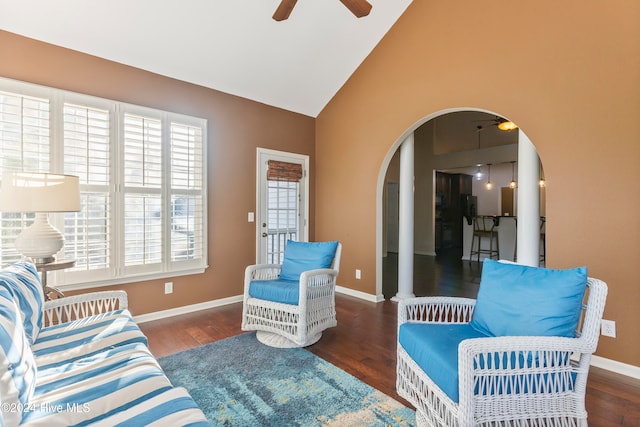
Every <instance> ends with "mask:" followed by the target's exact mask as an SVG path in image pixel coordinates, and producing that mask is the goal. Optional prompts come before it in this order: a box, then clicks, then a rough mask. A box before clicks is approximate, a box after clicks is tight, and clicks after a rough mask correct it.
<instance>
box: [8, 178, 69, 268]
mask: <svg viewBox="0 0 640 427" xmlns="http://www.w3.org/2000/svg"><path fill="white" fill-rule="evenodd" d="M79 210H80V184H79V179H78V177H77V176H72V175H58V174H52V173H36V172H6V173H4V174H3V176H2V186H1V187H0V212H20V213H26V212H34V213H35V220H34V221H33V224H31V225H30V226H29V227H27V228H25V229H23V230H22V232H20V234H19V235H18V237H17V238H16V241H15V247H16V250H17V251H18V252H19V253H20V254H22V255H23V256H26V257H29V258H31V259H32V260H33V262H35V263H40V264H45V263H50V262H53V261H55V254H56V253H58V251H60V249H62V246H64V236H63V235H62V233H61V232H60V231H58V230H57V229H56V228H55V227H53V226H52V225H51V224H50V223H49V215H48V213H49V212H78V211H79Z"/></svg>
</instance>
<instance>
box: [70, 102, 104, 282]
mask: <svg viewBox="0 0 640 427" xmlns="http://www.w3.org/2000/svg"><path fill="white" fill-rule="evenodd" d="M62 120H63V140H64V172H65V173H66V174H69V175H76V176H78V177H79V181H80V201H81V206H82V208H81V210H80V212H69V213H65V214H64V235H65V245H64V248H63V251H64V257H65V258H67V259H74V260H76V265H75V270H76V271H91V272H92V274H95V272H96V271H98V270H105V269H108V268H109V267H110V265H111V262H112V252H113V250H112V248H111V246H110V244H111V242H112V239H111V238H110V235H111V233H112V232H113V229H112V226H111V225H112V222H111V219H110V218H111V212H112V210H111V201H112V198H111V195H110V188H111V187H110V183H111V158H110V156H111V131H110V122H111V112H110V111H109V110H106V109H101V108H94V107H88V106H83V105H74V104H70V103H65V104H64V105H63V118H62Z"/></svg>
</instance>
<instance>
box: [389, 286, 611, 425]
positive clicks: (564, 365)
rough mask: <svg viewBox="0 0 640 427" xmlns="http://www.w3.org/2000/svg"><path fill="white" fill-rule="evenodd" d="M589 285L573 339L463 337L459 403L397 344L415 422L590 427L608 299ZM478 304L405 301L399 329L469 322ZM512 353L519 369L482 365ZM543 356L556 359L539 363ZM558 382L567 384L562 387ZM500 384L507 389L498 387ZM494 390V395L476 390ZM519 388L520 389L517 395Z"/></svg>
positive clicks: (400, 379) (400, 377)
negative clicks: (593, 364) (590, 378)
mask: <svg viewBox="0 0 640 427" xmlns="http://www.w3.org/2000/svg"><path fill="white" fill-rule="evenodd" d="M587 282H588V283H587V286H588V291H587V292H586V294H585V300H584V301H585V302H586V303H583V310H582V314H581V318H580V322H579V323H578V328H577V329H578V330H577V331H576V336H575V338H566V337H548V336H544V337H536V336H528V337H527V336H503V337H491V338H472V339H467V340H463V341H462V342H461V343H460V345H459V346H458V387H459V402H454V401H453V400H452V399H451V398H450V397H449V396H448V395H446V394H445V393H444V392H443V391H442V390H441V389H440V387H439V386H438V385H437V384H435V383H434V382H433V381H432V380H431V378H429V377H428V376H427V374H426V373H425V372H424V371H423V370H422V369H421V368H420V367H419V366H418V365H417V364H416V362H415V361H414V360H413V359H412V358H411V357H410V356H409V355H408V353H407V352H406V351H405V349H404V348H403V347H402V345H400V343H399V342H398V348H397V357H398V359H397V371H396V374H397V375H396V388H397V390H398V394H399V395H400V396H402V397H404V398H405V399H407V400H408V401H409V402H411V404H413V405H414V406H415V407H416V420H417V424H418V425H419V426H443V427H444V426H446V427H453V426H460V427H462V426H464V427H467V426H489V425H491V426H518V427H520V426H529V425H533V426H586V425H587V411H586V408H585V392H586V386H587V375H588V373H589V363H590V360H591V354H592V353H593V352H594V351H595V349H596V346H597V343H598V338H599V334H600V322H601V319H602V313H603V310H604V305H605V300H606V296H607V285H606V284H605V283H604V282H602V281H600V280H597V279H593V278H589V279H588V281H587ZM475 301H476V300H474V299H468V298H454V297H424V298H412V299H408V300H404V301H401V302H400V303H399V306H398V328H400V325H402V324H404V323H408V322H411V323H468V322H470V321H471V319H472V316H473V311H474V307H475ZM523 355H527V356H526V357H523ZM514 357H515V359H519V362H518V363H517V364H516V365H518V366H515V367H513V366H512V367H506V368H505V366H497V367H491V366H486V365H491V363H483V361H487V360H498V359H497V358H500V360H502V361H504V360H513V359H512V358H514ZM541 360H544V361H549V360H551V361H553V362H551V363H541V362H539V361H541ZM497 364H498V365H502V363H497ZM508 364H509V363H507V365H508ZM482 365H485V366H482ZM516 378H517V379H518V380H520V381H524V382H526V383H525V384H524V385H522V383H518V384H517V385H514V383H513V382H509V381H518V380H516ZM540 379H544V381H540ZM527 381H530V382H527ZM558 381H565V382H564V383H562V384H558ZM552 382H553V383H552ZM571 383H572V384H573V385H572V386H571V385H570V384H571ZM505 384H508V385H505ZM567 384H569V385H567ZM499 388H501V389H502V392H497V391H496V389H499ZM488 389H489V390H492V392H491V393H489V392H485V393H478V392H476V391H477V390H488ZM515 389H518V390H519V391H518V392H513V390H515ZM505 390H508V391H506V392H504V391H505Z"/></svg>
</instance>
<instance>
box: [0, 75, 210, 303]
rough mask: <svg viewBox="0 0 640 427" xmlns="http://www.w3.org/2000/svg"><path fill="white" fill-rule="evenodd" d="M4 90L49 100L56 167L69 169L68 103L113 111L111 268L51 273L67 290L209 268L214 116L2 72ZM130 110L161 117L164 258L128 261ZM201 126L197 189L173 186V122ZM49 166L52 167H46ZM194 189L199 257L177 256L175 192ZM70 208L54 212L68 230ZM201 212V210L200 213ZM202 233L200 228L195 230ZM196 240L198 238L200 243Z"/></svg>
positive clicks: (57, 222)
mask: <svg viewBox="0 0 640 427" xmlns="http://www.w3.org/2000/svg"><path fill="white" fill-rule="evenodd" d="M0 91H3V92H9V93H13V94H16V95H21V96H27V97H37V98H43V99H48V100H49V126H50V128H49V156H50V158H49V168H50V172H54V173H64V146H65V140H64V108H65V104H72V105H75V106H79V107H87V108H96V109H100V110H107V111H108V112H109V142H108V144H109V145H110V147H109V183H108V185H107V186H108V187H109V190H108V193H105V194H108V195H109V196H110V200H109V212H110V217H109V221H110V223H111V224H110V230H109V233H108V235H107V236H108V237H107V238H108V240H109V241H110V242H109V259H110V261H109V263H108V264H107V267H106V268H101V269H93V270H92V269H87V270H74V268H70V269H67V270H60V271H55V272H53V271H52V272H50V273H49V276H48V279H49V281H50V283H54V284H55V285H56V286H57V287H59V288H60V289H61V290H63V291H66V290H80V289H88V288H94V287H101V286H111V285H117V284H123V283H131V282H137V281H144V280H153V279H160V278H167V277H177V276H182V275H190V274H199V273H202V272H204V271H205V270H206V268H208V214H207V206H208V203H207V198H208V191H207V145H208V144H207V137H208V128H207V125H208V121H207V120H206V119H204V118H199V117H193V116H187V115H183V114H179V113H174V112H169V111H163V110H159V109H154V108H150V107H144V106H139V105H134V104H129V103H124V102H119V101H115V100H110V99H104V98H99V97H94V96H90V95H84V94H80V93H75V92H70V91H66V90H61V89H54V88H49V87H45V86H40V85H35V84H31V83H25V82H20V81H16V80H11V79H6V78H0ZM126 114H131V115H138V116H142V117H148V118H158V119H160V120H161V126H162V132H161V134H162V137H161V151H162V159H161V168H162V169H161V170H162V178H161V182H162V185H161V187H162V188H161V189H160V200H161V201H160V203H161V211H160V212H161V214H160V215H161V235H162V243H161V261H160V262H159V263H154V264H149V265H147V266H125V261H124V235H125V233H124V197H125V195H126V194H127V192H126V191H125V190H126V189H125V187H124V171H123V169H124V132H125V130H124V117H125V115H126ZM173 123H177V124H178V125H181V126H186V127H192V128H197V130H199V135H200V142H199V144H200V146H199V147H198V146H197V143H196V149H197V150H198V153H199V155H200V159H196V160H195V163H194V164H196V167H194V172H193V173H194V174H195V175H197V174H198V173H199V177H196V178H194V179H195V180H196V181H195V185H194V187H195V188H194V189H189V190H180V189H179V190H177V191H174V190H175V189H174V188H172V187H171V184H172V181H171V170H170V168H171V158H170V155H171V149H172V140H171V136H172V135H171V130H172V124H173ZM42 172H49V171H42ZM90 187H91V185H88V184H84V185H83V183H81V192H83V191H87V189H88V188H90ZM185 193H188V194H191V195H193V196H194V197H196V198H199V200H200V203H201V209H198V210H196V211H195V212H196V214H198V213H199V215H201V217H200V218H198V219H197V220H195V221H194V222H195V223H199V226H200V227H199V229H196V228H195V226H194V230H195V231H196V232H197V231H200V241H199V242H198V244H199V245H200V246H199V247H198V248H197V252H196V250H194V253H195V254H196V257H195V258H194V259H187V260H177V261H172V259H171V250H172V248H171V244H170V240H169V239H170V237H171V233H172V232H171V229H170V228H171V215H172V214H173V213H174V211H173V209H172V203H171V200H172V196H173V195H175V194H185ZM64 216H65V214H62V213H60V214H50V215H49V217H50V222H51V223H52V224H53V225H54V226H55V227H56V228H58V229H59V230H61V231H63V233H64V225H65V219H64ZM195 216H197V215H195ZM195 235H196V236H197V235H198V234H195ZM194 245H195V244H194ZM63 254H64V249H63V250H62V251H61V252H60V253H59V254H58V258H63V257H64V255H63Z"/></svg>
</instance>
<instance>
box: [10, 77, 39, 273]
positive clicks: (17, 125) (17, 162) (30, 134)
mask: <svg viewBox="0 0 640 427" xmlns="http://www.w3.org/2000/svg"><path fill="white" fill-rule="evenodd" d="M49 113H50V102H49V100H48V99H45V98H41V97H37V96H29V95H23V94H20V93H11V92H5V91H3V90H2V87H0V179H2V174H3V173H4V172H10V171H21V170H45V171H47V170H49V168H50V147H49V139H50V137H49V135H50V127H51V126H50V120H49ZM32 220H33V214H30V213H29V214H20V213H5V212H2V213H0V265H6V264H9V263H12V262H15V261H17V260H19V259H20V257H21V256H20V254H19V253H17V252H16V250H15V248H14V246H13V242H14V240H15V238H16V236H17V235H18V234H19V233H20V231H21V230H22V229H23V228H24V227H26V226H28V225H29V224H30V223H31V221H32Z"/></svg>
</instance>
